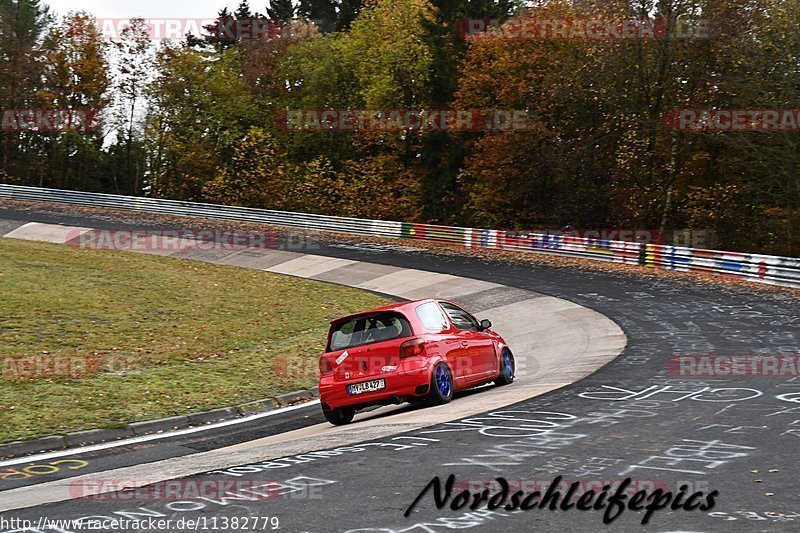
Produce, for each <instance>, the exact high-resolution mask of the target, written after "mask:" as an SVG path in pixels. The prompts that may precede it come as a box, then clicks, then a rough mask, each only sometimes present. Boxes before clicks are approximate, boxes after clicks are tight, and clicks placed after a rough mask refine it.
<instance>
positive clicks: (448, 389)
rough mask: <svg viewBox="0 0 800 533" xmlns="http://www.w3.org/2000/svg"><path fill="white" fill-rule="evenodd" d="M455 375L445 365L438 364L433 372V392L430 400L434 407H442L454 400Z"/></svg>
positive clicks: (430, 394)
mask: <svg viewBox="0 0 800 533" xmlns="http://www.w3.org/2000/svg"><path fill="white" fill-rule="evenodd" d="M453 392H454V384H453V373H452V372H450V367H448V366H447V365H446V364H444V363H436V365H435V366H434V367H433V372H431V390H430V392H429V393H428V400H429V401H430V402H431V403H432V404H434V405H442V404H445V403H448V402H449V401H450V400H452V399H453Z"/></svg>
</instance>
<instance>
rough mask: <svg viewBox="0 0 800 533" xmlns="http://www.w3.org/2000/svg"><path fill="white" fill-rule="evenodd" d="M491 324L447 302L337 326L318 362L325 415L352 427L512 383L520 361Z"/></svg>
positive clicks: (400, 306)
mask: <svg viewBox="0 0 800 533" xmlns="http://www.w3.org/2000/svg"><path fill="white" fill-rule="evenodd" d="M491 327H492V323H491V322H489V321H488V320H483V321H480V322H479V321H478V320H477V319H476V318H475V317H474V316H472V315H471V314H470V313H468V312H467V311H465V310H464V309H462V308H461V307H459V306H457V305H456V304H454V303H452V302H448V301H446V300H432V299H428V300H417V301H414V302H404V303H397V304H392V305H387V306H384V307H378V308H376V309H372V310H370V311H364V312H363V313H358V314H355V315H350V316H346V317H343V318H339V319H337V320H334V321H333V322H331V328H330V331H329V332H328V343H327V345H326V348H325V353H324V354H323V355H322V357H320V359H319V368H320V373H321V375H320V379H319V396H320V401H321V403H322V412H323V413H324V414H325V418H326V419H327V420H328V421H329V422H331V423H332V424H336V425H340V424H347V423H349V422H350V421H352V420H353V416H354V415H355V412H356V411H357V410H359V409H363V408H364V407H368V406H371V405H388V404H393V403H402V402H406V401H416V400H422V399H427V400H430V401H431V402H432V403H435V404H443V403H447V402H449V401H450V400H451V399H452V398H453V393H454V392H455V391H457V390H462V389H467V388H470V387H475V386H477V385H482V384H484V383H488V382H490V381H494V382H495V383H497V384H498V385H506V384H509V383H511V382H512V381H514V356H513V355H512V353H511V350H510V349H509V348H508V346H507V345H506V343H505V341H504V340H503V338H502V337H501V336H500V335H498V334H497V333H495V332H494V331H492V330H491V329H490V328H491Z"/></svg>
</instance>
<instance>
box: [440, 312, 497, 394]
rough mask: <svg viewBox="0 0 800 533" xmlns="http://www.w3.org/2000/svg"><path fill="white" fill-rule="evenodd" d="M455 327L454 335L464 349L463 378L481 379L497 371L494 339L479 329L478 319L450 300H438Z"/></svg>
mask: <svg viewBox="0 0 800 533" xmlns="http://www.w3.org/2000/svg"><path fill="white" fill-rule="evenodd" d="M439 305H440V306H441V307H442V309H443V310H444V312H445V313H446V314H447V316H448V317H449V318H450V321H451V322H452V323H453V326H455V328H456V330H457V331H456V336H457V337H458V338H459V340H460V343H461V345H462V347H464V349H465V350H466V358H467V366H468V367H469V368H468V369H467V370H468V371H467V372H465V380H466V381H467V382H474V381H481V380H485V379H487V378H488V377H492V376H494V375H495V374H496V373H497V358H496V356H495V352H494V340H493V339H492V337H491V336H489V335H487V334H486V333H484V332H483V331H481V329H480V325H479V323H478V320H477V319H476V318H475V317H474V316H472V315H471V314H469V313H468V312H467V311H465V310H463V309H462V308H460V307H458V306H457V305H455V304H452V303H450V302H439Z"/></svg>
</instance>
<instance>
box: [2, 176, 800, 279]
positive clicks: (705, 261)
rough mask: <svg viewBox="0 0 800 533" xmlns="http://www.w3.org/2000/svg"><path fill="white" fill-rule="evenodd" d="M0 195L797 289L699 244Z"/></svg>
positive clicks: (35, 193) (102, 198) (61, 193)
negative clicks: (583, 261)
mask: <svg viewBox="0 0 800 533" xmlns="http://www.w3.org/2000/svg"><path fill="white" fill-rule="evenodd" d="M0 198H9V199H17V200H33V201H42V202H58V203H65V204H75V205H82V206H89V207H105V208H111V209H123V210H129V211H141V212H147V213H156V214H162V215H176V216H187V217H206V218H217V219H226V220H237V221H243V222H255V223H260V224H269V225H273V226H283V227H290V228H299V229H304V230H308V231H323V232H333V233H344V234H351V235H365V236H372V237H387V238H407V239H419V240H428V241H435V242H446V243H450V244H456V245H461V246H465V247H467V248H484V249H496V250H510V251H520V252H534V253H546V254H552V255H559V256H568V257H582V258H587V259H594V260H600V261H609V262H614V263H622V264H631V265H642V266H649V267H655V268H660V269H665V270H677V271H684V272H706V273H712V274H716V275H719V276H727V277H733V278H739V279H745V280H750V281H754V282H759V283H767V284H771V285H780V286H785V287H795V288H800V259H798V258H792V257H779V256H773V255H761V254H743V253H737V252H724V251H718V250H703V249H698V248H686V247H681V246H666V245H661V244H640V243H636V242H628V241H614V240H607V239H599V238H598V239H595V238H591V237H588V238H587V237H577V236H571V235H553V234H545V233H524V234H520V233H515V232H511V231H503V230H493V229H478V228H460V227H452V226H436V225H431V224H414V223H409V222H396V221H385V220H369V219H362V218H348V217H336V216H328V215H315V214H309V213H292V212H287V211H272V210H268V209H255V208H249V207H235V206H225V205H216V204H204V203H195V202H184V201H177V200H162V199H157V198H141V197H135V196H119V195H114V194H102V193H88V192H79V191H66V190H59V189H44V188H38V187H23V186H18V185H3V184H0Z"/></svg>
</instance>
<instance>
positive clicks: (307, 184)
mask: <svg viewBox="0 0 800 533" xmlns="http://www.w3.org/2000/svg"><path fill="white" fill-rule="evenodd" d="M518 4H520V3H518V2H511V1H503V0H368V1H353V2H351V1H334V0H314V1H305V0H304V1H302V2H299V3H297V2H295V3H294V4H292V3H291V2H284V1H273V2H272V3H271V4H270V6H269V9H268V11H267V13H266V14H265V15H259V14H257V13H252V12H251V11H250V8H249V6H248V5H247V3H246V2H242V4H241V5H240V6H239V8H238V9H237V10H236V11H235V12H233V13H230V12H228V11H227V10H223V11H221V12H220V13H219V17H220V18H224V19H226V20H227V19H231V18H233V19H240V20H241V19H250V18H254V17H267V16H268V17H271V18H273V19H275V20H278V21H280V23H281V31H280V32H279V33H278V34H277V35H273V36H271V38H269V39H263V40H252V39H251V40H240V41H237V40H233V41H225V42H222V41H220V40H218V39H211V38H209V37H208V36H204V35H197V36H195V35H188V36H187V37H186V40H185V41H183V42H150V41H149V40H147V39H143V38H142V35H146V33H147V32H146V27H145V26H146V22H145V21H142V20H132V22H131V29H130V30H129V31H128V32H127V33H125V34H123V35H122V36H121V37H122V38H121V40H120V41H119V42H115V43H108V42H105V41H104V39H103V38H102V36H101V35H100V32H99V30H98V28H97V27H96V26H95V25H94V21H93V18H92V17H91V16H90V15H89V14H85V13H71V14H69V15H67V16H66V17H65V18H63V19H61V20H54V18H53V17H52V16H50V15H49V14H48V13H47V11H46V9H45V7H44V6H43V4H42V3H41V2H40V1H37V0H18V1H11V0H1V1H0V37H2V39H0V49H1V50H0V52H2V53H0V73H1V74H2V76H0V108H3V109H20V108H25V107H32V108H60V107H70V108H77V107H92V108H97V109H101V110H103V113H104V115H103V116H104V122H103V128H102V129H101V131H98V132H92V133H83V132H81V133H78V132H60V133H58V134H50V135H42V134H40V133H37V134H33V133H30V132H17V131H0V150H1V152H0V156H1V158H0V181H4V182H10V183H22V184H31V185H41V186H50V187H63V188H75V189H85V190H98V191H105V192H115V193H122V194H133V195H149V196H155V197H165V198H176V199H186V200H194V201H206V202H217V203H225V204H233V205H242V206H253V207H263V208H271V209H282V210H292V211H306V212H314V213H324V214H335V215H343V216H356V217H366V218H380V219H396V220H405V221H415V222H433V223H438V224H452V225H471V226H484V227H498V228H510V229H515V228H560V227H563V226H566V225H571V226H574V227H583V228H659V229H661V230H663V231H665V232H668V230H669V229H671V228H681V229H683V228H688V229H702V230H707V231H710V232H713V233H714V234H716V235H717V237H718V246H719V247H722V248H728V249H733V250H742V251H759V252H767V253H777V254H783V255H797V254H798V250H800V125H796V126H795V127H794V128H791V127H787V128H785V129H782V130H780V131H715V130H713V129H705V130H704V129H700V130H697V129H695V130H692V129H691V128H676V127H674V124H672V125H671V123H670V120H669V119H668V117H670V116H675V113H676V112H677V110H682V109H709V110H736V109H741V110H753V109H795V110H797V109H800V103H799V102H800V84H798V80H799V79H800V72H798V70H800V67H799V66H798V65H800V32H798V31H797V28H798V26H799V25H800V0H645V1H641V0H636V1H631V0H604V1H602V2H600V1H597V2H594V1H584V2H574V1H568V0H548V1H542V2H533V3H531V2H528V3H525V4H528V5H529V7H525V8H517V7H516V6H517V5H518ZM530 6H533V7H530ZM503 17H513V18H512V23H513V21H517V22H519V21H520V20H528V21H558V20H561V21H576V20H578V21H580V20H590V19H602V20H606V21H609V20H612V21H613V20H624V19H638V20H654V21H657V24H658V28H659V29H660V30H663V32H662V33H661V34H659V38H655V39H648V38H645V39H641V38H640V39H591V38H581V37H580V36H578V37H576V36H572V37H570V38H537V39H530V38H528V39H521V38H516V39H507V38H496V37H497V36H495V38H492V36H491V35H485V36H483V37H484V38H470V37H469V36H465V35H464V34H463V32H462V31H460V29H463V28H464V27H465V26H464V21H465V19H498V18H503ZM506 24H509V22H506ZM506 27H508V26H506ZM114 48H115V52H114V53H112V49H114ZM112 56H113V59H112ZM293 109H294V110H297V109H318V110H323V109H337V110H358V109H361V110H376V109H412V110H431V109H456V110H458V109H464V110H467V109H469V110H476V109H481V110H497V109H513V110H520V111H523V112H524V113H525V114H526V115H527V116H528V117H529V118H530V119H531V123H532V124H533V126H532V127H527V128H524V129H519V130H513V131H469V132H464V131H461V132H447V131H428V132H425V131H419V130H415V129H413V128H408V129H404V130H399V131H398V130H393V131H374V130H369V131H368V130H359V129H358V128H353V129H347V128H345V129H341V130H336V131H317V130H313V129H308V130H292V129H287V128H281V127H280V120H276V117H280V116H282V115H281V113H283V114H284V115H285V113H286V111H287V110H293Z"/></svg>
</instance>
